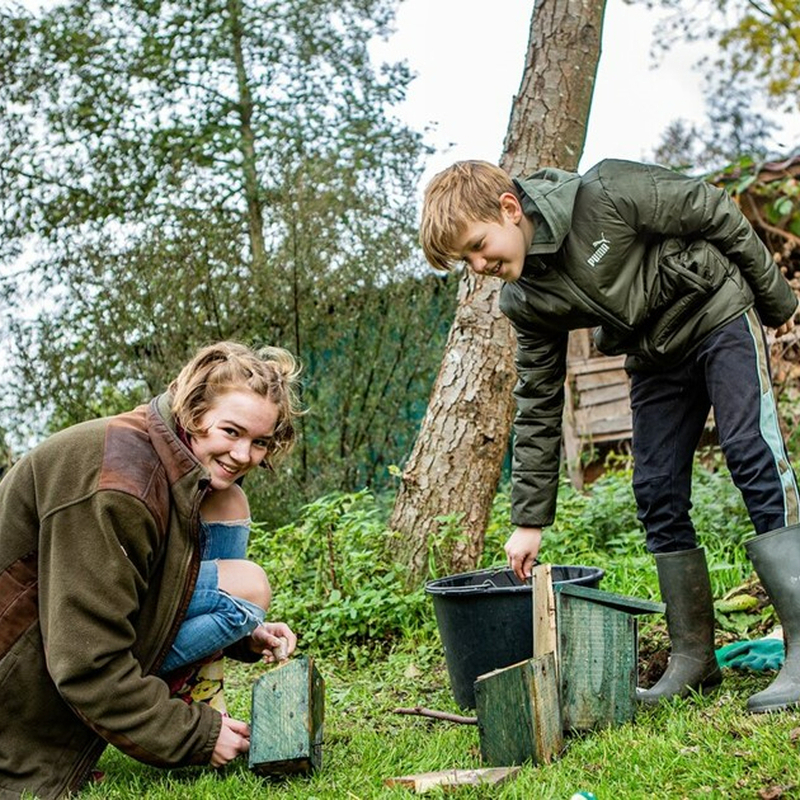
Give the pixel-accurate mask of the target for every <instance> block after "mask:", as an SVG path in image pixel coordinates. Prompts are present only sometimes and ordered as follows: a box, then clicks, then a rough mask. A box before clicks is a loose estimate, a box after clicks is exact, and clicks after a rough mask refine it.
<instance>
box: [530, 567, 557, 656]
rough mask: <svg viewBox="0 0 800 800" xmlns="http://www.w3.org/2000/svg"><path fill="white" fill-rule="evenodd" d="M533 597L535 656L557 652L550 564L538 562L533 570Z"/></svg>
mask: <svg viewBox="0 0 800 800" xmlns="http://www.w3.org/2000/svg"><path fill="white" fill-rule="evenodd" d="M531 590H532V591H531V597H532V600H533V613H532V618H533V649H532V651H531V652H532V654H533V657H534V658H537V657H538V656H543V655H546V654H547V653H555V652H556V648H557V647H558V635H557V633H556V603H555V598H554V597H553V577H552V568H551V565H550V564H537V565H536V566H535V567H534V568H533V569H532V570H531Z"/></svg>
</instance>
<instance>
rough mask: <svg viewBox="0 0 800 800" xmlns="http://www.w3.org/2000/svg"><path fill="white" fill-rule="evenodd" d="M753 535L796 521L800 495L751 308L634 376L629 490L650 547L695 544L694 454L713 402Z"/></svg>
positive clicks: (759, 330)
mask: <svg viewBox="0 0 800 800" xmlns="http://www.w3.org/2000/svg"><path fill="white" fill-rule="evenodd" d="M712 407H713V409H714V422H715V424H716V427H717V432H718V434H719V443H720V447H721V449H722V452H723V454H724V455H725V461H726V463H727V465H728V468H729V470H730V473H731V477H732V478H733V481H734V483H735V484H736V486H737V487H738V488H739V490H740V491H741V493H742V496H743V498H744V501H745V505H746V506H747V511H748V513H749V516H750V519H751V521H752V523H753V528H754V529H755V531H756V533H766V532H767V531H770V530H774V529H775V528H782V527H784V526H786V525H793V524H796V523H797V522H798V521H800V493H798V487H797V482H796V480H795V475H794V472H793V470H792V467H791V465H790V463H789V458H788V456H787V454H786V450H785V446H784V442H783V436H782V434H781V430H780V425H779V422H778V411H777V406H776V403H775V397H774V394H773V390H772V381H771V378H770V374H769V352H768V350H767V347H766V341H765V339H764V333H763V330H762V328H761V323H760V322H759V320H758V316H757V315H756V313H755V311H748V312H747V313H745V314H743V315H742V316H740V317H738V318H737V319H735V320H733V321H732V322H730V323H728V324H727V325H726V326H724V327H723V328H721V329H720V330H718V331H716V332H715V333H712V334H711V335H710V336H709V337H708V338H706V339H705V340H704V341H703V343H702V344H701V345H700V347H699V348H697V350H695V351H694V352H693V353H692V354H691V355H690V356H689V357H688V358H687V359H685V360H684V361H683V362H681V363H680V364H678V366H676V367H674V368H673V369H668V370H663V371H660V372H653V373H636V372H634V373H632V374H631V408H632V411H633V460H634V468H633V489H634V494H635V495H636V501H637V505H638V507H639V514H638V516H639V519H640V520H641V521H642V523H643V524H644V527H645V530H646V531H647V549H648V550H650V552H652V553H670V552H675V551H678V550H687V549H691V548H693V547H696V546H697V538H696V535H695V529H694V525H693V524H692V520H691V518H690V516H689V511H690V509H691V507H692V503H691V492H692V460H693V457H694V452H695V449H696V447H697V444H698V442H699V441H700V436H701V434H702V433H703V429H704V427H705V423H706V419H707V418H708V412H709V409H710V408H712Z"/></svg>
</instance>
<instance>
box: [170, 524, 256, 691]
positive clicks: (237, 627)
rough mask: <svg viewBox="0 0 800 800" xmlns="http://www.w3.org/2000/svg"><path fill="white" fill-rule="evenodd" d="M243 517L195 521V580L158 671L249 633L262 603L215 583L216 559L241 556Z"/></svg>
mask: <svg viewBox="0 0 800 800" xmlns="http://www.w3.org/2000/svg"><path fill="white" fill-rule="evenodd" d="M249 535H250V526H249V523H248V522H243V521H235V522H205V521H202V520H201V522H200V539H201V548H202V555H201V558H202V560H201V562H200V572H199V574H198V576H197V584H196V585H195V588H194V593H193V594H192V599H191V600H190V602H189V608H188V609H187V611H186V616H185V617H184V620H183V622H182V623H181V627H180V628H179V630H178V635H177V636H176V637H175V641H174V642H173V644H172V647H171V648H170V651H169V653H168V654H167V657H166V658H165V659H164V663H163V665H162V666H161V669H160V670H159V674H160V675H165V674H166V673H168V672H172V671H173V670H176V669H179V668H180V667H185V666H187V665H189V664H195V663H197V662H198V661H200V660H201V659H203V658H206V657H208V656H210V655H213V654H214V653H216V652H217V651H219V650H224V649H225V648H226V647H229V646H230V645H232V644H234V643H236V642H238V641H239V640H240V639H243V638H244V637H245V636H249V635H250V634H251V633H252V632H253V631H254V630H255V629H256V628H257V627H258V626H259V625H260V624H261V623H262V622H263V621H264V609H263V608H261V607H260V606H257V605H255V603H250V602H249V601H247V600H243V599H242V598H240V597H233V596H232V595H230V594H228V593H227V592H225V591H223V590H221V589H220V588H219V574H218V570H217V560H218V559H232V558H245V556H246V554H247V540H248V538H249Z"/></svg>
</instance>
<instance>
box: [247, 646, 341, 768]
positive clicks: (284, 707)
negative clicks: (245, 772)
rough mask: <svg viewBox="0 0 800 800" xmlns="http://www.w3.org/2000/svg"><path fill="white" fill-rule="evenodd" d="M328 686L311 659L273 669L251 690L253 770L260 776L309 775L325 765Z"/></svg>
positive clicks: (289, 662) (251, 757) (291, 660)
mask: <svg viewBox="0 0 800 800" xmlns="http://www.w3.org/2000/svg"><path fill="white" fill-rule="evenodd" d="M324 714H325V682H324V681H323V679H322V676H321V675H320V674H319V672H318V670H317V668H316V667H315V666H314V662H313V659H311V658H307V657H304V656H300V657H298V658H293V659H290V660H289V661H287V662H285V663H283V664H279V665H278V666H276V667H273V668H272V669H271V670H269V672H267V673H266V674H265V675H262V676H261V677H260V678H259V679H258V680H257V681H256V683H255V684H254V686H253V696H252V713H251V718H250V769H252V770H253V771H254V772H257V773H258V774H262V775H269V774H286V773H309V772H312V771H314V770H317V769H320V768H321V767H322V729H323V720H324Z"/></svg>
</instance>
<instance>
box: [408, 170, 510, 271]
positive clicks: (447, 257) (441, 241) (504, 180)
mask: <svg viewBox="0 0 800 800" xmlns="http://www.w3.org/2000/svg"><path fill="white" fill-rule="evenodd" d="M506 192H511V193H513V194H514V195H516V196H517V197H519V193H518V192H517V190H516V188H515V187H514V183H513V181H512V180H511V177H510V176H509V174H508V173H507V172H506V171H505V170H503V169H501V168H500V167H498V166H495V165H494V164H490V163H489V162H488V161H456V163H455V164H453V165H451V166H449V167H448V168H447V169H445V170H443V171H442V172H440V173H438V174H437V175H434V177H433V178H432V179H431V181H430V183H429V184H428V186H427V187H426V189H425V196H424V199H423V204H422V221H421V223H420V227H419V243H420V244H421V245H422V250H423V252H424V253H425V258H427V259H428V263H429V264H430V265H431V266H432V267H433V268H434V269H443V270H450V269H452V268H453V266H454V265H455V263H456V262H457V261H459V260H460V258H461V256H460V255H459V254H458V253H456V241H457V240H458V238H459V237H460V236H461V235H462V234H463V232H464V229H465V228H466V227H467V225H468V224H469V223H470V222H499V221H500V220H501V219H502V213H501V210H500V195H502V194H505V193H506Z"/></svg>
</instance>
